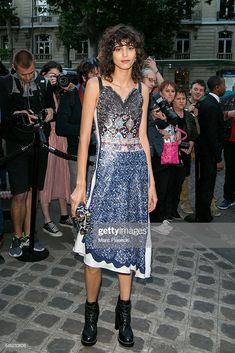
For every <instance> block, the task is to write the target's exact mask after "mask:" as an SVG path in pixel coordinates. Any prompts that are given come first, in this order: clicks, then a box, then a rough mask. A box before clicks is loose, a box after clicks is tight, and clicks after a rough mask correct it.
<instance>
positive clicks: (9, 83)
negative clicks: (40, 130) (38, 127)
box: [0, 74, 55, 145]
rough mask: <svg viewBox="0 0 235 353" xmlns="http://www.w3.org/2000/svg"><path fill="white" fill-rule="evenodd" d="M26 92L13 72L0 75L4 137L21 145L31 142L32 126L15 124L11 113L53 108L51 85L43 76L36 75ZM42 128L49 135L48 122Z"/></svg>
mask: <svg viewBox="0 0 235 353" xmlns="http://www.w3.org/2000/svg"><path fill="white" fill-rule="evenodd" d="M31 87H32V89H31ZM27 93H28V94H26V92H24V91H23V86H22V84H21V82H20V80H19V79H18V78H17V77H16V76H14V74H9V75H7V76H4V77H0V96H1V101H0V104H1V111H2V113H3V114H5V116H6V124H7V128H6V130H7V135H6V136H4V137H5V138H6V139H7V140H9V141H14V143H19V144H23V145H24V144H25V143H28V142H32V140H33V138H34V127H33V126H32V125H30V126H19V127H18V126H16V124H15V123H14V121H15V120H14V119H15V118H12V114H13V113H14V112H15V111H21V110H32V111H33V112H34V113H35V114H38V113H40V112H41V111H42V110H43V109H46V108H53V109H54V108H55V103H54V98H53V91H52V87H51V85H50V83H49V82H48V81H47V80H46V79H45V78H44V77H43V76H40V75H37V77H36V78H35V79H34V80H33V81H32V84H30V85H29V90H28V92H27ZM44 128H45V132H46V135H47V136H49V133H50V124H49V123H45V124H44Z"/></svg>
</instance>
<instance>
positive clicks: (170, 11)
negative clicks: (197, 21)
mask: <svg viewBox="0 0 235 353" xmlns="http://www.w3.org/2000/svg"><path fill="white" fill-rule="evenodd" d="M211 1H213V0H207V1H206V2H207V3H210V2H211ZM47 2H48V4H49V5H51V6H52V7H53V8H54V9H55V11H57V12H58V13H59V14H60V22H59V31H60V36H61V39H62V41H63V43H64V44H65V46H66V47H67V48H74V49H77V47H78V40H79V38H80V36H81V35H86V36H87V37H88V38H89V41H90V45H91V47H92V48H93V51H94V53H96V51H97V43H98V40H99V37H100V35H101V34H102V32H103V31H104V29H105V28H106V27H108V26H112V25H115V24H118V23H124V24H130V25H132V26H134V27H135V28H136V29H137V30H139V31H140V32H142V33H143V35H144V37H145V46H146V51H147V53H148V54H150V55H152V54H154V55H155V56H156V57H157V58H163V57H167V56H170V54H171V53H172V48H173V38H174V35H175V33H176V31H178V30H180V28H181V25H180V21H181V19H183V18H185V15H187V14H189V13H190V12H191V9H193V7H194V6H195V5H196V4H197V3H199V2H200V1H199V0H187V1H185V0H175V1H172V0H115V1H108V0H47Z"/></svg>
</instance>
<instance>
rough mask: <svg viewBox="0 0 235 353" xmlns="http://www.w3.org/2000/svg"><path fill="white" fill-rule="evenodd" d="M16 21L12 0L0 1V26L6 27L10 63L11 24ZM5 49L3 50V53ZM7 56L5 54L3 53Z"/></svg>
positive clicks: (11, 52)
mask: <svg viewBox="0 0 235 353" xmlns="http://www.w3.org/2000/svg"><path fill="white" fill-rule="evenodd" d="M16 21H17V16H16V14H15V7H14V6H13V1H12V0H1V1H0V25H3V26H6V29H7V36H8V54H9V55H10V61H11V60H12V57H13V36H12V29H11V26H12V24H15V23H16ZM4 50H5V49H3V51H4ZM5 55H7V53H5Z"/></svg>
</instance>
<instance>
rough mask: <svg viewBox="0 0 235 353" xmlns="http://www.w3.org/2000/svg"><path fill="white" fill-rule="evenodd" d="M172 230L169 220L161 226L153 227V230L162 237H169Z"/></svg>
mask: <svg viewBox="0 0 235 353" xmlns="http://www.w3.org/2000/svg"><path fill="white" fill-rule="evenodd" d="M172 229H173V227H172V226H170V222H169V221H167V220H164V221H163V222H162V224H161V225H160V226H156V227H153V230H155V231H156V232H157V233H159V234H162V235H168V234H169V233H170V231H171V230H172Z"/></svg>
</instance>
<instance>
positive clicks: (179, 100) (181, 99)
mask: <svg viewBox="0 0 235 353" xmlns="http://www.w3.org/2000/svg"><path fill="white" fill-rule="evenodd" d="M185 106H186V96H185V94H184V93H176V96H175V99H174V100H173V108H174V110H183V109H184V108H185Z"/></svg>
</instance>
